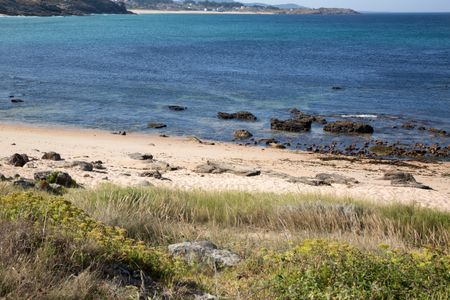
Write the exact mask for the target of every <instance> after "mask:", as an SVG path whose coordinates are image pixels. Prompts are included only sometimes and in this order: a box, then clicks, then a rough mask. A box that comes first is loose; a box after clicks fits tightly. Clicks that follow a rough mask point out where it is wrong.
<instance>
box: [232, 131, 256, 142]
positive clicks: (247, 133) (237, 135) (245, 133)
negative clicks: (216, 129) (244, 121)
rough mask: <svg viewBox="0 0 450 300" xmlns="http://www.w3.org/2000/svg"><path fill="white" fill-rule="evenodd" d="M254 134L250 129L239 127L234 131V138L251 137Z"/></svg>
mask: <svg viewBox="0 0 450 300" xmlns="http://www.w3.org/2000/svg"><path fill="white" fill-rule="evenodd" d="M252 136H253V134H251V132H250V131H248V130H245V129H239V130H236V131H235V132H234V138H235V139H238V140H243V139H248V138H251V137H252Z"/></svg>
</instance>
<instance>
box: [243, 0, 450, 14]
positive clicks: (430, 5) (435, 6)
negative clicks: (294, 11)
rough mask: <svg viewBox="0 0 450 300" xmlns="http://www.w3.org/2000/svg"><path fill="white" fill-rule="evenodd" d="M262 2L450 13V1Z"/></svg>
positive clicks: (327, 0) (329, 0) (350, 0)
mask: <svg viewBox="0 0 450 300" xmlns="http://www.w3.org/2000/svg"><path fill="white" fill-rule="evenodd" d="M248 2H250V1H248ZM254 2H259V1H254ZM261 2H264V3H269V4H281V3H296V4H299V5H303V6H307V7H311V8H317V7H342V8H352V9H355V10H358V11H376V12H450V0H266V1H261Z"/></svg>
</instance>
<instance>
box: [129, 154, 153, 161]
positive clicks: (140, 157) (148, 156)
mask: <svg viewBox="0 0 450 300" xmlns="http://www.w3.org/2000/svg"><path fill="white" fill-rule="evenodd" d="M128 156H129V157H130V158H131V159H135V160H152V159H153V155H151V154H142V153H130V154H128Z"/></svg>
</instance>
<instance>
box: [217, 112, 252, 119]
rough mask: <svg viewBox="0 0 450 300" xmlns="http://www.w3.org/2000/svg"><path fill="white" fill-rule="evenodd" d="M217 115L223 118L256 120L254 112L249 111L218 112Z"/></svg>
mask: <svg viewBox="0 0 450 300" xmlns="http://www.w3.org/2000/svg"><path fill="white" fill-rule="evenodd" d="M217 117H218V118H219V119H223V120H233V119H235V120H239V121H256V120H257V118H256V116H255V115H254V114H252V113H251V112H248V111H238V112H235V113H226V112H218V113H217Z"/></svg>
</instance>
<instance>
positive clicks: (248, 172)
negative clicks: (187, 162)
mask: <svg viewBox="0 0 450 300" xmlns="http://www.w3.org/2000/svg"><path fill="white" fill-rule="evenodd" d="M194 172H196V173H203V174H222V173H231V174H235V175H239V176H258V175H260V174H261V171H260V170H256V169H249V168H246V167H236V166H232V165H229V164H226V163H220V162H212V161H207V162H206V164H201V165H199V166H197V167H196V168H195V170H194Z"/></svg>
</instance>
